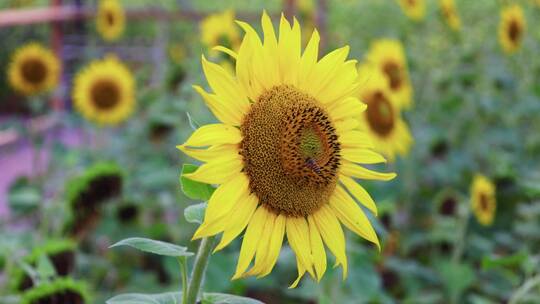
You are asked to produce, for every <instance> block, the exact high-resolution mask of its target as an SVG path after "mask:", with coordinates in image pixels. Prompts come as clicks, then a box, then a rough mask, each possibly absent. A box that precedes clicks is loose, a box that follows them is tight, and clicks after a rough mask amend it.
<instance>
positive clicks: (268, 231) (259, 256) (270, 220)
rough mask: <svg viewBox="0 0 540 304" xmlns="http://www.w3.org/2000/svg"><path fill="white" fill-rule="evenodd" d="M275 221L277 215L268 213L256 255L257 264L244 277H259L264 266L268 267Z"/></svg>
mask: <svg viewBox="0 0 540 304" xmlns="http://www.w3.org/2000/svg"><path fill="white" fill-rule="evenodd" d="M275 220H276V215H275V214H274V213H272V212H268V214H267V217H266V222H265V223H264V228H263V230H262V234H261V235H260V236H259V245H258V246H257V251H256V253H255V263H254V264H253V267H252V268H251V269H250V270H249V271H248V272H246V273H245V274H244V276H250V275H257V274H259V273H260V272H261V270H262V269H263V268H264V266H266V265H265V264H266V260H267V256H268V245H269V244H270V238H271V237H272V232H273V230H274V222H275Z"/></svg>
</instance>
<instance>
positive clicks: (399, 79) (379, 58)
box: [367, 39, 412, 108]
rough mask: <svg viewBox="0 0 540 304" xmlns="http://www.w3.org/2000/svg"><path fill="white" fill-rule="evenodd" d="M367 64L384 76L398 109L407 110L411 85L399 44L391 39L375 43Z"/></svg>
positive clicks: (409, 103) (405, 60)
mask: <svg viewBox="0 0 540 304" xmlns="http://www.w3.org/2000/svg"><path fill="white" fill-rule="evenodd" d="M367 62H368V63H369V64H370V65H374V66H375V67H377V68H378V69H379V70H380V71H381V72H382V73H383V75H385V78H386V80H387V82H388V85H389V87H390V91H391V92H392V94H393V95H395V96H396V101H397V105H398V107H399V108H409V107H410V106H411V104H412V85H411V81H410V79H409V72H408V69H407V59H406V58H405V51H404V50H403V46H402V45H401V43H400V42H399V41H397V40H391V39H380V40H377V41H375V42H374V43H373V44H372V45H371V48H370V50H369V52H368V55H367Z"/></svg>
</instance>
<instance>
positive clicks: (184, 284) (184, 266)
mask: <svg viewBox="0 0 540 304" xmlns="http://www.w3.org/2000/svg"><path fill="white" fill-rule="evenodd" d="M178 263H179V264H180V275H181V276H182V303H186V298H187V287H188V275H187V272H188V268H187V261H186V257H179V258H178Z"/></svg>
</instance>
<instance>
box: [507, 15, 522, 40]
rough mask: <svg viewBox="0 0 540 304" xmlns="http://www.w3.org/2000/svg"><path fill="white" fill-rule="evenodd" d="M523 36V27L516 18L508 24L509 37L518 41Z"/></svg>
mask: <svg viewBox="0 0 540 304" xmlns="http://www.w3.org/2000/svg"><path fill="white" fill-rule="evenodd" d="M520 36H521V28H520V27H519V24H518V23H517V22H516V20H512V21H511V22H510V25H509V26H508V37H509V38H510V40H512V41H513V42H517V41H518V40H519V38H520Z"/></svg>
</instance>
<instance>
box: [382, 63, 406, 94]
mask: <svg viewBox="0 0 540 304" xmlns="http://www.w3.org/2000/svg"><path fill="white" fill-rule="evenodd" d="M383 72H384V74H385V75H386V77H388V80H390V88H391V89H392V90H394V91H395V90H399V88H401V85H402V83H403V81H402V80H401V69H400V68H399V65H398V64H397V63H395V62H393V61H388V62H386V63H385V64H384V66H383Z"/></svg>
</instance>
